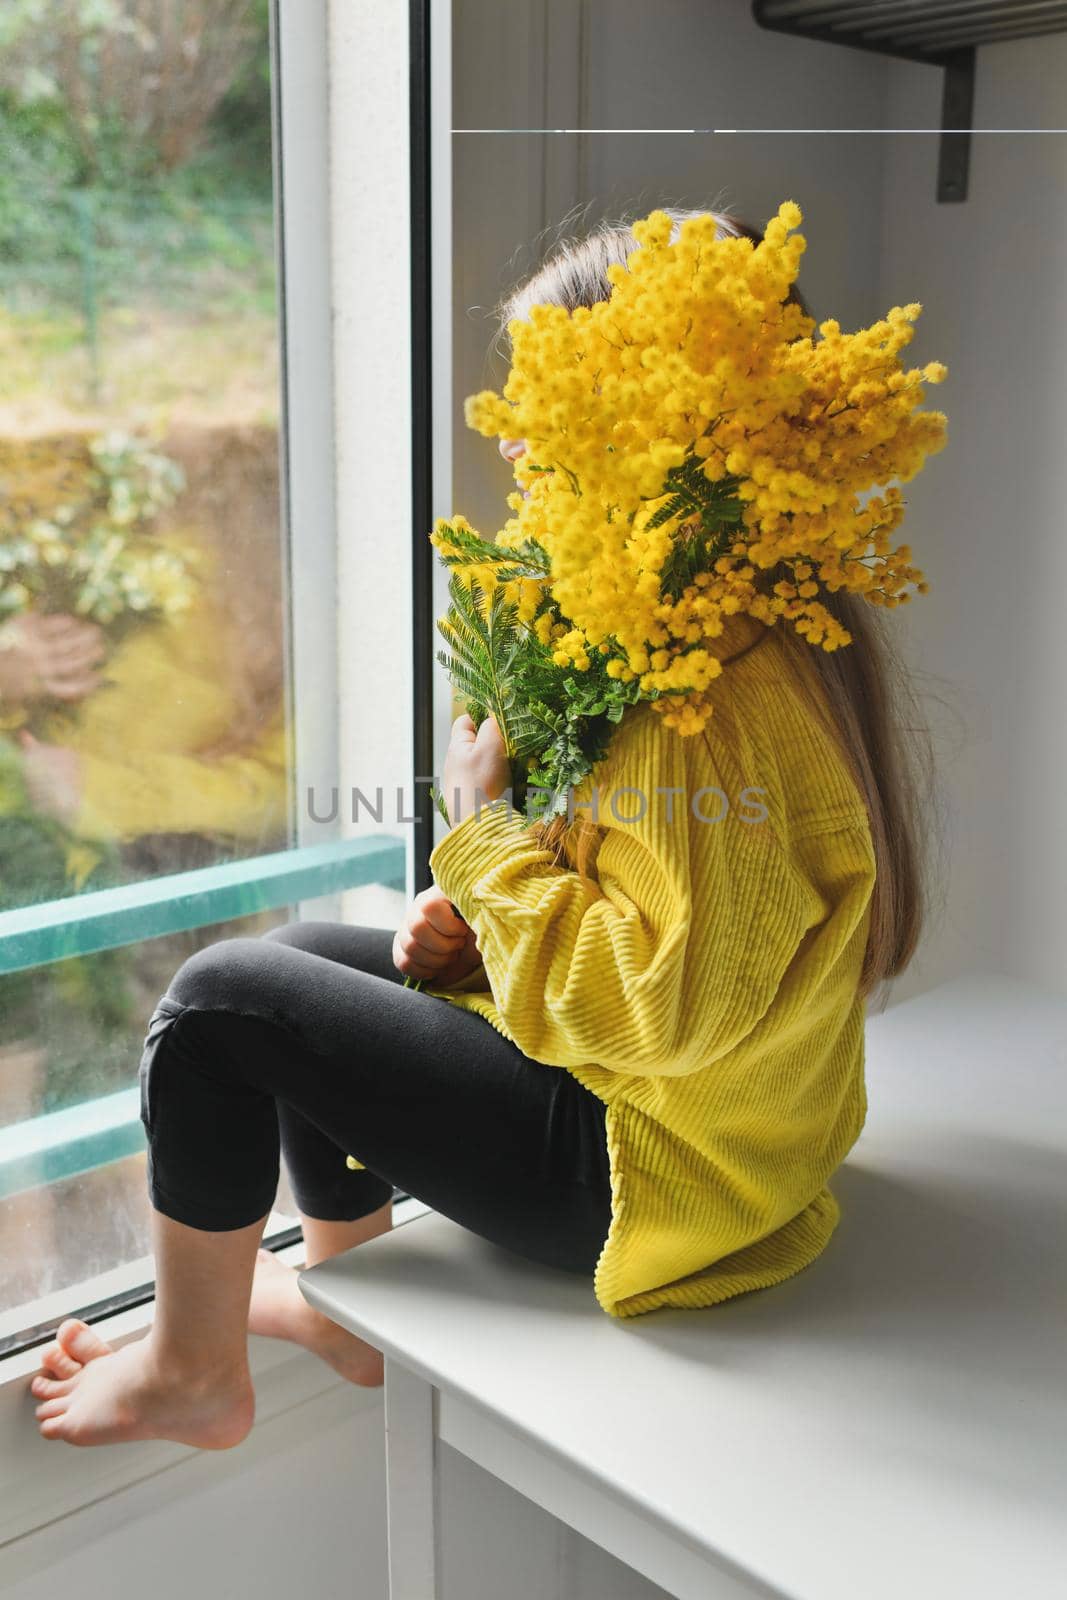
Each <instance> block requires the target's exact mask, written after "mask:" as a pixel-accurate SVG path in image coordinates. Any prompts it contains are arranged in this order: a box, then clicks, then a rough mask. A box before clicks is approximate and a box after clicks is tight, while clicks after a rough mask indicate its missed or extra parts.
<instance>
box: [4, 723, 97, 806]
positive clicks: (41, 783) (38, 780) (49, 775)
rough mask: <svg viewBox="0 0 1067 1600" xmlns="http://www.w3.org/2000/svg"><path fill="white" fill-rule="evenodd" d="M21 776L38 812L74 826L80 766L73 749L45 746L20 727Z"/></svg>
mask: <svg viewBox="0 0 1067 1600" xmlns="http://www.w3.org/2000/svg"><path fill="white" fill-rule="evenodd" d="M18 737H19V743H20V744H21V745H22V775H23V777H24V779H25V781H26V792H27V793H28V795H29V797H30V800H31V801H32V802H33V805H34V808H35V810H37V811H40V812H43V813H44V815H46V816H49V817H55V818H56V820H57V821H59V822H65V823H68V824H69V823H73V821H74V819H75V817H76V816H77V814H78V808H79V806H80V805H81V795H82V765H81V756H80V755H79V754H78V752H77V751H76V750H68V749H66V747H65V746H63V745H61V744H44V743H42V741H41V740H40V739H36V738H35V737H34V736H33V734H32V733H31V732H30V730H29V729H28V728H20V729H19V733H18Z"/></svg>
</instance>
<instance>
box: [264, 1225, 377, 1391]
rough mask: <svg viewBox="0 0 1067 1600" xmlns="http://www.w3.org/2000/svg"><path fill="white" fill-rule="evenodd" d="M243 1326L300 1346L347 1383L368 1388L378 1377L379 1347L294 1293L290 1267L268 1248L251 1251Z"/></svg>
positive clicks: (293, 1273) (296, 1287)
mask: <svg viewBox="0 0 1067 1600" xmlns="http://www.w3.org/2000/svg"><path fill="white" fill-rule="evenodd" d="M248 1331H249V1333H261V1334H265V1335H266V1337H267V1338H268V1339H289V1340H290V1341H291V1342H292V1343H293V1344H299V1345H303V1347H304V1349H305V1350H310V1351H311V1352H312V1354H313V1355H317V1356H321V1357H322V1359H323V1361H326V1362H328V1363H329V1365H330V1366H331V1367H333V1369H334V1371H335V1372H339V1373H340V1374H341V1376H342V1378H347V1379H348V1381H349V1383H358V1384H361V1385H362V1386H363V1387H365V1388H371V1389H373V1388H375V1387H377V1385H379V1384H380V1383H382V1382H384V1378H385V1365H384V1362H383V1359H382V1355H381V1352H380V1351H378V1350H375V1349H374V1347H373V1345H369V1344H365V1343H364V1341H363V1340H362V1339H357V1338H356V1335H355V1334H354V1333H349V1331H348V1329H347V1328H342V1327H340V1326H339V1324H338V1323H336V1322H331V1321H330V1319H329V1317H326V1316H323V1314H322V1312H321V1311H316V1310H315V1307H314V1306H310V1305H308V1303H307V1301H306V1300H305V1299H304V1296H303V1295H302V1294H301V1293H300V1285H299V1283H298V1282H297V1279H296V1270H295V1268H293V1267H290V1266H287V1265H286V1263H285V1262H284V1261H279V1260H278V1257H277V1256H276V1255H275V1254H274V1253H273V1251H271V1250H262V1249H261V1250H259V1251H258V1252H257V1254H256V1271H255V1276H254V1278H253V1280H252V1301H251V1305H250V1306H249V1311H248Z"/></svg>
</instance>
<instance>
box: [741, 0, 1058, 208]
mask: <svg viewBox="0 0 1067 1600" xmlns="http://www.w3.org/2000/svg"><path fill="white" fill-rule="evenodd" d="M752 16H753V20H754V21H755V23H756V25H757V27H760V28H768V29H770V30H771V31H773V32H776V33H790V34H792V35H793V36H794V37H799V38H804V39H822V40H825V41H826V42H827V43H828V44H844V45H849V46H850V47H851V48H852V49H854V50H874V51H876V52H877V53H878V54H879V55H886V56H897V57H899V58H901V59H902V60H905V61H921V62H923V63H924V64H925V65H926V66H929V67H941V68H942V69H943V71H944V74H945V77H944V87H943V92H942V97H941V143H940V149H939V152H938V166H937V198H938V200H939V201H961V200H966V198H967V178H968V168H969V166H970V155H971V132H972V130H973V126H974V74H975V51H976V49H977V47H978V45H980V44H1000V43H1003V42H1004V41H1005V40H1008V39H1032V38H1035V37H1037V36H1038V35H1039V34H1047V33H1063V32H1064V31H1067V0H753V4H752Z"/></svg>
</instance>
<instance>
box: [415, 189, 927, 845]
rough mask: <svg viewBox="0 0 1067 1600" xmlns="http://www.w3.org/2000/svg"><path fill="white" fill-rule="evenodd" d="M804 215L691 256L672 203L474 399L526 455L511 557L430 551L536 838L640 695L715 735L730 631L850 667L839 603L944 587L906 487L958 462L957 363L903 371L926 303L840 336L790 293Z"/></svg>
mask: <svg viewBox="0 0 1067 1600" xmlns="http://www.w3.org/2000/svg"><path fill="white" fill-rule="evenodd" d="M800 221H801V211H800V208H799V206H797V205H796V204H795V203H794V202H793V201H785V202H783V204H782V205H781V206H780V207H779V209H778V213H777V215H776V216H774V217H773V218H772V219H771V221H770V222H769V223H768V225H767V228H766V231H765V236H764V238H763V240H762V242H761V243H759V244H754V243H753V241H752V240H751V239H749V238H745V237H726V238H718V237H716V231H717V225H716V220H715V218H714V217H712V216H711V215H705V216H701V217H697V218H691V219H687V220H686V221H684V222H682V224H681V226H680V229H679V233H678V237H677V238H676V240H675V242H673V243H672V242H671V238H670V236H671V231H672V220H671V218H670V217H669V216H668V215H667V213H666V212H663V211H653V212H652V213H651V215H649V216H648V217H646V218H645V219H644V220H642V221H638V222H636V223H635V224H634V225H633V233H634V236H635V237H636V238H637V239H638V241H639V248H638V249H637V250H635V251H633V252H632V253H631V254H630V255H629V257H628V259H627V262H626V265H625V266H622V265H613V266H612V267H610V268H609V270H608V277H609V279H610V282H611V285H612V289H611V294H610V296H609V297H608V299H606V300H604V301H601V302H598V303H597V304H594V305H592V306H589V307H586V306H579V307H577V308H576V309H574V310H573V311H570V310H567V309H565V308H564V307H561V306H556V305H535V306H534V307H533V308H532V309H531V311H530V313H529V317H528V319H521V318H516V319H514V320H512V321H511V322H510V323H509V324H508V333H509V335H510V338H511V343H512V352H513V357H512V363H511V368H510V372H509V376H508V379H507V382H506V383H505V385H504V389H503V393H502V394H498V393H496V392H495V391H493V390H484V391H482V392H481V393H479V394H476V395H472V396H471V397H470V398H469V399H468V400H467V402H466V407H465V414H466V419H467V422H468V424H469V425H470V426H472V427H473V428H475V429H477V430H478V432H480V433H482V434H484V435H486V436H488V437H500V438H513V439H517V438H522V439H524V440H525V442H526V450H525V453H524V454H523V455H522V456H520V457H519V459H518V461H517V462H516V465H515V477H516V483H517V486H518V487H517V489H516V491H515V492H514V493H512V494H511V495H509V497H508V505H509V507H510V508H511V510H512V511H513V513H514V515H513V516H511V517H510V518H509V519H508V520H507V521H506V522H505V523H504V525H503V527H502V528H501V529H500V531H499V532H498V533H497V534H496V536H495V538H494V539H493V540H487V539H485V538H483V537H482V536H481V535H480V534H479V533H478V532H477V531H476V530H475V529H474V528H472V527H471V525H470V524H469V523H468V522H467V521H466V520H465V519H464V518H463V517H462V516H458V515H457V516H454V517H452V518H451V519H441V520H439V521H438V522H437V523H436V524H435V526H434V529H433V531H432V533H431V535H430V537H431V540H432V542H433V544H434V545H435V547H436V548H437V550H438V553H439V555H440V557H441V559H442V560H443V561H444V562H445V563H446V564H447V565H448V567H449V568H450V569H452V570H451V576H450V580H449V595H450V602H451V603H450V607H449V610H448V613H447V615H446V616H445V617H443V618H442V619H441V620H440V621H439V624H438V626H439V628H440V630H441V633H442V634H443V637H444V639H445V641H446V644H447V649H446V650H445V651H442V652H440V654H439V657H438V659H439V660H440V661H441V662H442V663H443V665H444V666H445V667H446V669H447V670H448V672H449V674H450V676H451V678H452V681H453V683H454V684H455V686H456V688H457V689H458V690H459V692H460V694H461V695H462V697H463V698H464V699H465V700H466V702H467V706H468V709H469V711H470V713H471V715H472V717H473V719H474V721H475V723H476V724H477V723H480V722H481V720H482V719H483V718H484V717H485V716H487V715H488V714H489V713H490V712H491V713H492V714H493V716H494V717H495V718H496V721H497V723H498V724H499V726H500V730H501V733H502V734H503V737H504V741H505V744H506V747H507V750H508V754H509V756H510V758H511V760H512V763H513V770H514V776H515V784H514V791H513V792H514V796H515V802H516V804H518V805H520V806H522V807H524V810H525V816H526V819H527V821H528V822H532V821H541V820H546V819H548V818H550V817H552V816H553V815H559V814H561V813H562V812H563V811H564V810H565V809H566V804H567V799H566V797H567V793H568V791H569V789H570V788H571V787H572V786H576V785H577V784H578V783H580V782H581V780H582V778H583V777H584V776H585V775H586V774H587V773H588V772H589V771H590V770H591V769H592V767H593V766H594V765H595V764H596V762H597V761H598V760H600V759H601V758H602V756H603V755H604V753H605V751H606V749H607V746H608V742H609V740H610V738H611V734H612V732H613V730H614V728H615V726H616V725H617V723H618V722H619V721H620V719H621V718H622V716H623V714H624V712H625V710H626V707H627V706H629V705H632V704H634V703H635V702H636V701H638V700H648V701H651V702H652V704H653V707H654V709H655V711H657V712H658V713H660V714H661V715H662V716H663V718H664V721H665V723H666V724H667V725H668V726H669V727H671V728H672V729H674V730H676V732H677V733H678V734H679V735H681V736H683V737H684V736H689V735H692V734H695V733H698V732H699V731H700V730H701V729H702V728H703V727H704V726H705V724H706V722H707V720H708V718H709V717H710V715H711V714H712V709H713V708H712V697H711V695H710V694H709V686H710V685H711V683H712V681H713V680H714V679H715V678H716V677H717V676H718V674H719V673H720V672H721V671H722V670H723V664H722V662H721V661H720V660H719V659H718V657H717V656H716V655H715V654H714V652H713V651H711V650H709V649H708V642H709V641H710V640H713V639H715V638H716V637H717V636H718V635H719V634H720V633H721V632H722V629H723V619H724V618H725V617H728V616H730V615H732V614H736V613H738V612H746V613H748V614H749V615H751V616H753V617H755V618H758V619H759V620H760V621H762V622H763V623H765V624H766V625H767V626H768V627H772V626H775V625H778V626H781V625H783V624H785V625H787V626H790V627H793V628H795V629H796V630H797V632H798V633H800V634H801V635H803V636H804V637H805V639H806V640H807V641H808V643H810V644H811V645H813V646H815V647H819V648H822V649H824V650H836V649H839V648H840V647H842V646H846V645H848V644H849V643H850V642H851V636H850V635H849V634H848V632H847V630H845V629H844V628H843V627H841V626H840V624H839V623H838V622H837V621H836V620H835V619H834V617H833V616H832V615H831V613H830V612H829V611H828V610H827V608H826V606H825V605H824V604H823V603H822V601H821V600H820V598H819V596H820V595H821V594H824V593H827V592H829V593H834V592H835V591H837V590H840V589H845V590H849V591H851V592H853V593H856V594H859V595H862V597H863V598H864V599H865V600H867V601H869V602H870V603H871V604H872V605H876V606H883V607H889V608H892V607H896V606H899V605H902V604H904V603H906V602H907V601H909V600H910V599H911V596H912V593H913V592H917V593H920V594H923V593H926V591H927V588H928V585H927V582H926V580H925V577H924V575H923V573H922V572H921V571H920V570H919V569H918V568H917V567H915V566H913V565H912V553H911V549H910V547H909V546H908V545H906V544H899V545H896V546H894V544H893V536H894V533H895V531H896V529H897V528H898V526H899V524H900V522H901V520H902V517H903V514H904V501H903V498H902V496H901V492H900V489H899V487H896V486H892V487H883V486H885V485H886V484H887V483H888V481H889V480H890V479H892V478H895V479H897V480H900V481H902V482H906V481H908V480H909V479H911V478H913V477H914V476H915V475H916V474H917V473H918V472H919V471H920V470H921V469H922V466H923V464H924V462H925V460H926V458H927V456H929V455H931V454H933V453H934V452H936V451H938V450H940V449H942V448H943V446H944V444H945V441H946V425H947V419H946V418H945V416H944V414H943V413H942V412H939V411H921V410H920V409H919V407H920V404H921V402H922V400H923V393H924V391H923V383H924V381H925V382H927V383H940V382H941V381H942V380H943V379H944V378H945V377H946V375H947V369H946V368H945V367H944V366H943V365H942V364H941V363H940V362H936V361H934V362H929V363H928V364H927V365H926V366H925V367H923V368H922V369H915V368H913V369H910V370H906V369H905V368H904V367H903V366H902V365H901V361H900V352H901V351H902V350H903V348H904V346H905V345H907V344H908V342H909V341H910V340H911V338H912V336H913V332H914V329H913V326H912V324H913V323H914V322H915V320H916V319H917V317H918V315H919V313H920V311H921V309H922V308H921V306H920V305H918V304H910V305H906V306H903V307H901V306H897V307H894V308H893V309H892V310H891V311H889V312H888V314H887V315H886V317H885V318H884V319H883V320H881V321H879V322H876V323H874V324H873V325H872V326H871V327H869V328H864V329H861V330H859V331H858V332H856V333H843V332H842V331H841V328H840V326H839V324H838V323H837V322H836V321H834V320H832V319H831V320H827V321H824V322H822V323H820V324H819V326H818V332H819V335H820V337H819V338H818V339H816V338H815V337H814V330H815V322H814V320H813V319H812V318H811V317H808V316H806V315H805V314H804V313H803V311H802V309H801V308H800V307H799V306H797V305H796V304H795V303H793V302H792V301H789V300H788V299H787V297H788V295H789V291H790V287H791V285H792V283H793V282H794V280H795V278H796V276H797V272H798V268H799V263H800V257H801V255H802V254H803V252H804V250H805V248H806V241H805V239H804V237H803V235H801V234H798V233H795V232H793V231H791V230H794V229H795V228H797V226H798V225H799V223H800ZM520 491H525V493H522V492H520ZM872 491H879V492H872ZM861 496H867V498H866V500H865V502H864V503H862V504H861V500H860V497H861ZM438 804H439V805H440V799H439V798H438Z"/></svg>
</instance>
